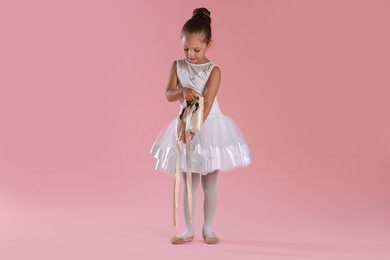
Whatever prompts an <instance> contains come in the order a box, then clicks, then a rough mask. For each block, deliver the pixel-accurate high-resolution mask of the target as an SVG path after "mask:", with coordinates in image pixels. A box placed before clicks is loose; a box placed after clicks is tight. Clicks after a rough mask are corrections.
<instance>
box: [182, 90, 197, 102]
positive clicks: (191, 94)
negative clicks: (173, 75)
mask: <svg viewBox="0 0 390 260" xmlns="http://www.w3.org/2000/svg"><path fill="white" fill-rule="evenodd" d="M198 97H199V94H198V93H197V92H196V91H195V90H193V89H192V88H183V98H184V99H185V100H188V101H193V100H195V99H197V98H198Z"/></svg>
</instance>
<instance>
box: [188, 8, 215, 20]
mask: <svg viewBox="0 0 390 260" xmlns="http://www.w3.org/2000/svg"><path fill="white" fill-rule="evenodd" d="M192 17H197V18H201V19H204V20H206V21H207V22H208V23H211V17H210V11H209V10H207V8H205V7H200V8H196V9H195V10H194V11H193V12H192Z"/></svg>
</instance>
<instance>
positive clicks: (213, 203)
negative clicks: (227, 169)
mask: <svg viewBox="0 0 390 260" xmlns="http://www.w3.org/2000/svg"><path fill="white" fill-rule="evenodd" d="M200 181H202V187H203V192H204V202H203V212H204V224H203V229H202V232H203V234H204V235H205V236H207V237H212V236H213V231H212V224H213V220H214V215H215V210H216V207H217V200H218V185H217V184H218V171H214V172H211V173H208V174H207V175H202V176H201V174H199V173H192V223H190V218H189V214H188V203H187V174H186V173H185V172H183V184H184V185H183V186H184V188H183V211H184V221H185V230H184V232H183V233H181V234H180V235H179V237H189V236H192V235H193V234H194V223H195V209H196V191H197V189H198V187H199V183H200Z"/></svg>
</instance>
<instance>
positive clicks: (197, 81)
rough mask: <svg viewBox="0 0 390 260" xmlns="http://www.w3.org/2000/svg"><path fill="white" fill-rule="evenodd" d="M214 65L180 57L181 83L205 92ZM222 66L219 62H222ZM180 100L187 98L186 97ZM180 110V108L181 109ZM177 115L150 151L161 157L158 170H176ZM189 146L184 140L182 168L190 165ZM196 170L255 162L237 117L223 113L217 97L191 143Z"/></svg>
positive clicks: (178, 62) (232, 166) (178, 65)
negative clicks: (235, 119) (187, 162)
mask: <svg viewBox="0 0 390 260" xmlns="http://www.w3.org/2000/svg"><path fill="white" fill-rule="evenodd" d="M214 66H218V65H216V64H214V63H213V62H211V61H210V62H207V63H203V64H194V63H190V62H189V61H188V60H187V59H182V60H177V61H176V68H177V70H176V72H177V76H178V79H179V84H178V87H179V88H181V87H187V88H192V89H194V90H195V91H197V92H198V93H199V94H201V95H203V94H204V92H205V86H206V83H207V80H208V77H209V76H210V73H211V70H212V69H213V68H214ZM218 67H219V66H218ZM180 102H185V101H184V99H182V100H180ZM178 113H179V110H178ZM176 126H177V118H175V119H174V120H172V121H171V122H170V123H169V124H168V126H166V127H165V128H164V129H163V130H162V131H161V132H160V134H159V135H158V137H157V138H156V140H155V142H154V143H153V145H152V148H151V150H150V153H151V154H152V155H153V156H154V157H155V158H156V159H157V163H156V170H158V171H161V172H166V173H175V172H176V145H177V130H176ZM185 154H186V146H185V144H182V171H183V172H185V169H186V161H185V159H186V158H185ZM190 154H191V167H192V172H193V173H200V174H203V175H205V174H207V173H210V172H213V171H215V170H219V171H228V170H232V169H235V168H238V167H245V166H247V165H249V164H250V163H251V162H252V157H251V153H250V150H249V147H248V145H247V143H246V141H245V139H244V136H243V134H242V132H241V131H240V129H239V128H238V126H237V125H236V124H235V123H234V121H233V120H232V119H231V118H230V117H228V116H226V115H224V114H222V112H221V110H220V108H219V105H218V101H217V98H215V100H214V103H213V106H212V108H211V111H210V113H209V115H208V117H207V118H206V120H205V121H204V123H203V124H202V127H201V130H200V131H199V132H197V133H196V134H195V136H194V139H193V140H192V141H191V143H190Z"/></svg>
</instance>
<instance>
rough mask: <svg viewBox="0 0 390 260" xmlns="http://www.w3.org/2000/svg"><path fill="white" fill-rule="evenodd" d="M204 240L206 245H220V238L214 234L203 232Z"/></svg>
mask: <svg viewBox="0 0 390 260" xmlns="http://www.w3.org/2000/svg"><path fill="white" fill-rule="evenodd" d="M202 236H203V240H204V243H205V244H209V245H211V244H218V243H219V238H218V237H217V236H216V235H215V234H214V232H204V231H203V232H202Z"/></svg>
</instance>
